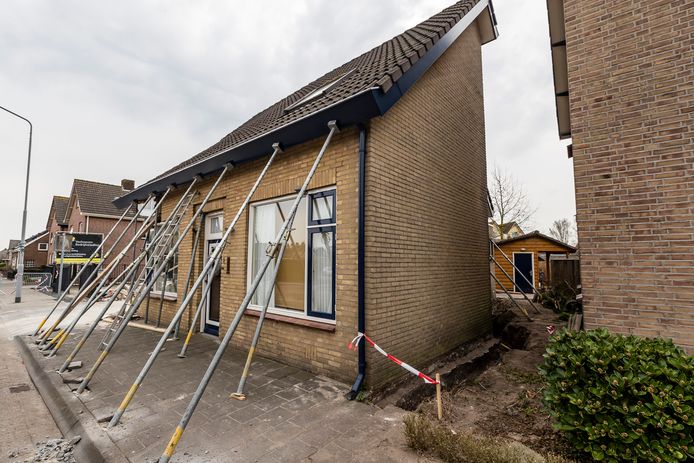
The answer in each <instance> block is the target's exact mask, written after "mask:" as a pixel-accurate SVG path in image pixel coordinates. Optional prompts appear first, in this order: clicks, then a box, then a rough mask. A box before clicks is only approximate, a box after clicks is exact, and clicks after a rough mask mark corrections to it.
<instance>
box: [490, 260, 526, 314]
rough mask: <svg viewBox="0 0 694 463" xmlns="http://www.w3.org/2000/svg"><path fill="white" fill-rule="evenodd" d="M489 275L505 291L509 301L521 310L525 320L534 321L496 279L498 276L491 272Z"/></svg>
mask: <svg viewBox="0 0 694 463" xmlns="http://www.w3.org/2000/svg"><path fill="white" fill-rule="evenodd" d="M489 274H490V275H491V276H492V278H494V281H496V283H497V284H498V285H499V286H501V289H503V290H504V292H505V293H506V295H507V296H508V297H509V299H511V302H513V305H515V306H516V307H517V308H518V310H520V311H521V312H522V313H523V315H525V318H527V319H528V321H533V319H532V318H531V317H530V314H528V311H527V310H525V309H524V308H523V307H521V305H520V304H519V303H518V302H517V301H516V300H515V299H514V298H513V296H511V295H510V294H509V292H508V291H507V290H506V288H504V286H503V285H502V284H501V282H500V281H499V279H498V278H497V277H496V275H494V272H492V271H490V272H489Z"/></svg>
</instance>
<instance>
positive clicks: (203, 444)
mask: <svg viewBox="0 0 694 463" xmlns="http://www.w3.org/2000/svg"><path fill="white" fill-rule="evenodd" d="M101 331H102V332H101V333H99V332H97V333H95V334H94V335H93V336H92V338H91V339H90V342H89V343H88V344H87V346H86V347H85V348H84V349H83V352H82V353H81V354H80V355H79V356H78V359H79V360H82V361H83V363H84V366H83V367H82V368H81V369H78V370H74V371H72V372H71V373H69V374H68V375H64V376H65V377H73V378H77V377H80V376H82V375H84V374H85V373H86V372H87V371H88V368H89V367H90V366H91V364H92V363H93V361H94V359H95V358H96V356H97V354H98V351H97V350H96V345H97V344H98V341H99V339H101V336H102V335H103V328H101ZM79 336H80V334H79V333H76V336H73V337H72V338H71V340H70V341H69V342H67V343H66V344H65V345H64V346H63V349H62V355H59V356H58V357H56V358H53V359H47V358H43V357H42V356H41V355H40V354H38V353H36V351H35V349H33V348H32V351H33V352H34V355H35V356H36V357H37V358H38V359H39V362H40V364H41V365H42V367H43V368H44V370H45V371H55V370H56V369H57V368H58V367H59V365H60V364H61V363H62V361H63V358H64V355H66V354H67V352H69V351H70V350H71V348H72V346H73V344H74V343H75V342H76V339H79ZM159 336H160V334H159V333H155V332H152V331H148V330H144V329H140V328H135V327H129V328H128V329H127V330H126V332H125V334H124V335H123V338H122V339H121V340H120V341H119V342H118V344H117V347H116V348H114V350H113V352H112V353H111V354H110V355H109V357H108V358H107V360H106V362H105V363H104V364H103V365H102V367H101V369H100V370H99V372H98V373H97V375H96V376H95V377H94V379H93V380H92V382H91V384H90V390H89V391H86V392H85V393H84V394H82V395H81V396H80V399H81V400H82V402H83V403H84V404H85V406H86V407H87V409H88V410H89V412H91V413H92V415H93V416H94V417H95V418H96V419H97V420H99V419H105V418H106V417H108V416H109V415H111V414H112V413H113V410H114V409H115V407H116V406H117V405H118V404H119V403H120V401H121V399H122V398H123V396H124V394H125V393H126V391H127V390H128V388H129V386H130V384H131V383H132V381H133V379H134V378H135V376H136V375H137V373H138V372H139V370H140V368H141V367H142V365H143V364H144V362H145V360H146V358H147V356H148V354H149V353H150V352H151V350H152V348H153V347H154V346H155V344H156V342H157V340H158V338H159ZM216 346H217V344H216V342H215V341H214V340H213V339H210V338H209V337H206V336H203V335H197V336H195V337H194V339H193V341H192V343H191V345H190V348H189V349H188V354H187V355H188V356H187V358H186V359H179V358H178V357H177V356H176V354H177V353H178V350H179V349H180V342H172V343H170V345H168V346H167V348H166V350H165V351H164V352H162V353H161V354H160V356H159V358H158V359H157V362H156V363H155V366H154V367H153V368H152V370H151V371H150V373H149V375H148V376H147V379H146V380H145V382H144V384H143V385H142V387H141V388H140V390H139V391H138V393H137V395H136V396H135V399H134V400H133V402H132V403H131V404H130V407H129V408H128V410H127V411H126V413H125V415H124V416H123V418H122V420H121V424H120V425H119V426H117V427H116V428H113V429H110V430H108V431H107V433H108V436H109V437H110V438H111V440H113V441H114V442H115V443H116V445H117V446H118V447H119V448H120V449H121V450H122V451H123V453H124V454H125V455H127V456H128V458H129V459H130V460H131V461H132V462H142V461H157V459H158V457H159V455H161V452H162V451H163V449H164V448H165V446H166V444H167V442H168V439H169V438H170V436H171V433H172V432H173V430H174V428H175V426H176V424H177V423H178V421H179V419H180V417H181V415H182V413H183V411H184V410H185V408H186V407H187V405H188V403H189V401H190V398H191V395H192V393H193V391H194V390H195V388H196V386H197V385H198V382H199V380H200V378H201V377H202V374H203V372H204V370H205V369H206V367H207V365H208V363H209V361H210V359H211V357H212V355H213V352H214V350H215V349H216ZM244 360H245V353H244V352H239V351H238V350H236V349H229V351H227V353H226V355H225V356H224V359H223V361H222V363H221V366H220V368H219V369H218V370H217V372H216V374H215V376H214V377H213V379H212V381H211V383H210V385H209V386H208V388H207V391H206V392H205V395H204V396H203V399H202V401H201V402H200V404H199V406H198V407H197V409H196V412H195V414H194V415H193V418H192V419H191V421H190V423H189V425H188V428H187V430H186V432H185V434H184V435H183V439H182V440H181V442H180V444H179V446H178V448H177V452H176V454H175V458H174V459H173V461H180V462H228V461H239V462H294V461H297V462H301V461H306V462H309V461H310V462H328V461H330V462H343V461H344V462H350V461H359V462H388V461H392V462H410V461H411V462H415V461H423V460H422V459H420V458H419V457H418V456H417V455H416V454H415V453H413V452H411V451H409V450H408V449H407V448H406V446H405V443H404V439H403V437H402V417H403V415H404V413H405V412H403V411H402V410H400V409H398V408H395V407H392V406H389V407H387V408H385V409H379V408H377V407H373V406H370V405H367V404H364V403H359V402H348V401H347V400H345V399H344V397H343V394H344V393H345V392H346V391H347V390H348V386H346V385H344V384H341V383H338V382H335V381H332V380H330V379H327V378H324V377H319V376H316V375H312V374H310V373H307V372H305V371H302V370H300V369H297V368H294V367H289V366H286V365H283V364H281V363H278V362H274V361H272V360H268V359H263V358H260V357H257V359H256V361H254V363H253V368H252V372H251V376H250V377H249V379H248V382H247V387H246V392H247V397H248V399H247V400H245V401H237V400H233V399H230V398H229V395H230V394H231V393H232V392H234V391H235V390H236V387H237V384H238V378H239V374H240V372H241V370H242V367H243V362H244ZM51 374H57V373H54V372H53V373H51ZM64 387H66V388H70V387H71V388H73V389H74V388H75V385H74V384H65V385H64Z"/></svg>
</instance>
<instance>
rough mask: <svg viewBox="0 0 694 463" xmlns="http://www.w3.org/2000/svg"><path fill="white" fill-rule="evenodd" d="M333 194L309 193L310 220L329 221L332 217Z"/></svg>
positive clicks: (333, 207)
mask: <svg viewBox="0 0 694 463" xmlns="http://www.w3.org/2000/svg"><path fill="white" fill-rule="evenodd" d="M334 210H335V195H333V194H317V195H311V221H312V222H318V221H330V222H332V219H333V217H334Z"/></svg>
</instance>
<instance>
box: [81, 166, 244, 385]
mask: <svg viewBox="0 0 694 463" xmlns="http://www.w3.org/2000/svg"><path fill="white" fill-rule="evenodd" d="M232 168H233V164H225V166H224V168H223V169H222V172H221V173H220V174H219V176H218V177H217V180H216V181H215V182H214V184H212V186H211V187H210V190H209V191H208V192H207V195H205V198H204V199H203V200H202V203H200V206H198V208H197V210H196V211H195V213H194V214H193V217H192V218H191V219H190V221H189V222H188V224H187V225H186V227H185V229H184V230H183V233H181V234H180V235H179V237H178V240H177V241H176V243H175V244H174V245H173V246H172V247H171V248H170V249H169V252H168V253H167V254H166V257H165V258H164V261H163V262H162V263H161V264H160V265H159V267H158V268H157V270H156V271H155V272H154V274H153V275H152V276H151V279H150V281H149V283H147V285H146V286H145V287H144V289H143V290H142V291H140V294H139V295H138V297H137V299H136V300H135V303H134V304H132V306H131V307H130V308H129V309H128V311H127V312H126V314H125V317H124V318H123V320H122V321H121V323H120V324H119V325H118V329H117V330H116V332H115V333H113V337H112V338H111V339H110V340H109V342H108V344H107V345H106V347H105V348H104V350H103V351H101V355H99V357H98V358H97V359H96V362H94V365H92V368H91V369H90V370H89V372H88V373H87V374H86V375H85V377H84V379H83V380H82V382H81V383H80V385H79V387H78V388H77V391H76V392H77V393H78V394H81V393H82V392H84V389H85V388H86V387H87V385H89V382H90V381H91V379H92V378H93V377H94V374H95V373H96V372H97V371H98V370H99V367H100V366H101V364H102V363H104V360H105V359H106V356H107V355H108V354H109V353H110V352H111V349H113V346H114V345H115V344H116V342H117V341H118V339H119V338H120V336H121V334H123V331H125V329H126V328H127V326H128V322H129V321H130V319H131V318H132V316H133V315H134V314H135V312H137V309H138V308H139V307H140V305H141V304H142V301H144V300H145V298H146V297H147V294H149V291H150V289H152V286H154V283H155V282H156V281H157V279H158V278H159V275H161V273H162V272H163V271H164V268H166V266H167V265H168V263H169V262H170V261H171V259H172V258H173V256H174V254H175V253H176V252H178V247H179V246H180V245H181V243H182V242H183V240H184V239H185V237H186V235H187V234H188V232H189V231H190V229H191V228H193V225H195V221H196V220H197V218H198V216H199V215H200V214H202V210H203V209H204V208H205V205H207V202H208V201H209V200H210V198H211V197H212V195H213V194H214V192H215V191H216V190H217V187H218V186H219V184H220V183H221V181H222V179H223V178H224V177H225V176H226V174H227V172H229V171H230V170H231V169H232Z"/></svg>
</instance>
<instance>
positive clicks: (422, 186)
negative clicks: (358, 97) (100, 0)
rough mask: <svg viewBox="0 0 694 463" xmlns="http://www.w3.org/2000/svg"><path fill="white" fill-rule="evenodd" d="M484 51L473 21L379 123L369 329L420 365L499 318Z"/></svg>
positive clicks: (372, 134)
mask: <svg viewBox="0 0 694 463" xmlns="http://www.w3.org/2000/svg"><path fill="white" fill-rule="evenodd" d="M480 53H481V51H480V38H479V33H478V30H477V26H476V25H472V26H471V27H470V28H469V29H468V30H467V31H465V32H464V33H463V35H462V36H461V37H460V38H459V39H458V40H457V41H456V42H455V43H454V44H453V45H452V46H451V47H450V48H449V49H448V50H447V51H446V52H445V54H444V55H443V56H442V57H441V58H440V59H439V60H438V61H437V62H436V63H435V64H434V65H433V66H432V67H431V68H430V69H429V71H428V72H427V73H426V74H425V75H424V76H423V77H422V78H421V79H420V80H419V82H417V84H415V86H413V87H412V88H411V89H410V90H409V92H408V93H407V94H405V96H404V97H403V98H402V99H401V100H400V101H399V102H398V103H397V104H396V105H395V106H394V107H393V108H392V109H391V110H390V111H389V112H388V113H386V115H385V116H384V117H382V118H378V119H374V120H372V122H371V127H370V131H369V139H368V149H367V153H368V154H367V171H366V195H367V209H366V243H367V249H366V268H367V273H366V331H367V333H369V334H370V336H371V337H372V338H373V339H374V341H375V342H377V343H378V344H379V345H380V346H381V347H383V348H384V349H386V350H388V351H389V352H391V353H392V354H393V355H395V356H398V357H400V358H402V359H403V360H404V361H406V362H408V363H410V364H412V365H415V366H417V367H424V366H426V365H427V362H428V361H429V360H431V359H432V358H433V357H435V356H437V355H439V354H443V353H444V352H446V351H448V350H450V349H452V348H454V347H456V346H457V345H459V344H461V343H463V342H465V341H468V340H470V339H472V338H474V337H476V336H479V335H481V334H484V333H486V332H487V331H488V330H489V328H490V320H491V318H490V317H491V312H490V290H491V288H490V281H489V262H488V249H489V248H488V227H487V199H486V156H485V139H484V109H483V99H482V62H481V56H480ZM367 352H368V357H367V362H368V374H367V378H369V379H370V381H371V384H372V385H374V384H375V383H380V382H383V381H386V380H387V379H389V378H392V377H394V376H399V375H402V374H404V370H402V369H401V368H399V367H397V366H395V365H394V364H392V363H390V362H389V361H388V360H387V359H385V358H384V357H383V356H381V355H380V354H378V353H377V352H375V351H374V350H373V349H369V350H368V351H367Z"/></svg>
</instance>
